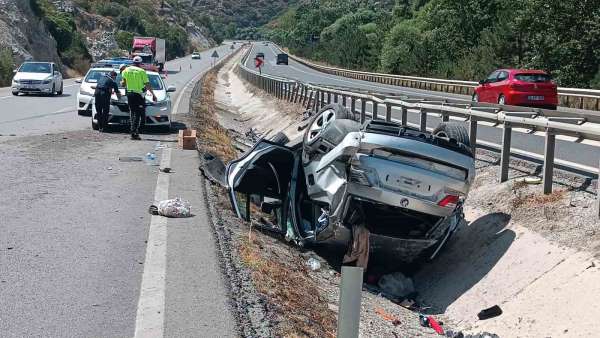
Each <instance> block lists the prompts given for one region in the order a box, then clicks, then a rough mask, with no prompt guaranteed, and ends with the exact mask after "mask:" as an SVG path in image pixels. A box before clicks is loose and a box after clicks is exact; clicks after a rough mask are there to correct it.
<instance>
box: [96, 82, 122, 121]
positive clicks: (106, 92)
mask: <svg viewBox="0 0 600 338" xmlns="http://www.w3.org/2000/svg"><path fill="white" fill-rule="evenodd" d="M116 78H117V73H116V72H115V71H111V72H110V73H108V74H104V75H103V76H102V77H100V79H98V82H97V83H96V90H95V91H94V105H95V106H96V119H97V120H98V129H99V130H100V131H101V132H103V131H104V128H106V127H107V125H108V112H109V110H110V97H111V95H112V93H113V91H114V93H115V94H117V97H118V98H119V99H120V98H121V93H120V92H119V87H118V86H117V82H115V79H116Z"/></svg>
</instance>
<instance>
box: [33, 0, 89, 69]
mask: <svg viewBox="0 0 600 338" xmlns="http://www.w3.org/2000/svg"><path fill="white" fill-rule="evenodd" d="M30 4H31V8H32V9H33V11H34V13H35V15H36V16H38V17H40V18H41V19H42V20H44V23H45V25H46V27H47V28H48V30H49V31H50V34H51V35H52V37H53V38H54V40H56V44H57V49H58V55H59V56H60V58H61V60H62V62H63V63H64V64H65V65H66V66H67V67H69V68H71V69H74V70H75V71H77V72H79V73H84V72H85V71H86V70H87V68H88V67H89V63H90V61H91V60H92V57H91V55H90V53H89V52H88V50H87V47H86V46H85V43H84V37H83V35H81V33H79V32H78V31H77V27H76V25H75V19H74V17H73V15H72V14H69V13H65V12H61V11H58V10H57V9H56V7H55V6H54V5H53V4H52V3H51V2H50V1H49V0H30Z"/></svg>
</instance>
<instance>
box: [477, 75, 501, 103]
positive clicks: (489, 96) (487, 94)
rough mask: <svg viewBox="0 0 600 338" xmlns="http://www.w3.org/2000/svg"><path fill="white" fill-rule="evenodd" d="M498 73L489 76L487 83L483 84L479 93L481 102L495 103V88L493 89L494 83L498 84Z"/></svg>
mask: <svg viewBox="0 0 600 338" xmlns="http://www.w3.org/2000/svg"><path fill="white" fill-rule="evenodd" d="M498 73H499V71H497V70H496V71H493V72H492V73H491V74H490V75H488V77H487V78H486V79H485V82H484V83H483V84H482V90H481V92H480V93H479V101H480V102H492V103H495V102H494V101H493V93H492V91H493V88H492V84H493V83H494V82H496V79H497V78H498Z"/></svg>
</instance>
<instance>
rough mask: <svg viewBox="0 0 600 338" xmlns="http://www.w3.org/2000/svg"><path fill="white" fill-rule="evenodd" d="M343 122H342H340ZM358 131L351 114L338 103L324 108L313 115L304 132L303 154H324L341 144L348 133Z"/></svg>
mask: <svg viewBox="0 0 600 338" xmlns="http://www.w3.org/2000/svg"><path fill="white" fill-rule="evenodd" d="M342 120H343V122H342ZM358 130H360V123H359V122H357V121H354V120H353V114H352V113H351V112H350V111H349V110H348V109H347V108H346V107H344V106H342V105H341V104H339V103H332V104H328V105H326V106H324V107H323V108H321V110H319V112H318V113H317V114H315V115H314V116H313V117H312V118H311V120H310V122H309V123H308V127H307V128H306V131H305V132H304V139H303V146H304V152H305V153H306V154H308V155H309V157H310V156H312V155H313V154H315V153H326V152H328V151H329V149H330V148H331V147H334V146H336V145H337V144H338V143H339V142H341V141H342V140H343V139H344V137H346V135H347V134H348V133H349V132H352V131H358Z"/></svg>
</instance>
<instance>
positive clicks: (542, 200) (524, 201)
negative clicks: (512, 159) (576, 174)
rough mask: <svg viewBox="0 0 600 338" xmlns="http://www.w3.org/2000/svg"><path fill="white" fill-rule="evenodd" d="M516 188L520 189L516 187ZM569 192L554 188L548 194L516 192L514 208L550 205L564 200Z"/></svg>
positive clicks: (513, 202)
mask: <svg viewBox="0 0 600 338" xmlns="http://www.w3.org/2000/svg"><path fill="white" fill-rule="evenodd" d="M515 185H516V184H515ZM515 189H518V188H517V187H515ZM566 194H567V190H564V189H560V190H554V191H553V192H552V193H550V194H548V195H544V194H542V193H525V194H523V193H520V192H518V191H517V192H516V196H515V199H514V200H513V201H512V207H513V209H516V208H522V207H526V208H537V207H542V206H548V205H549V204H555V203H558V202H560V201H562V200H563V199H564V198H565V196H566Z"/></svg>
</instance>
